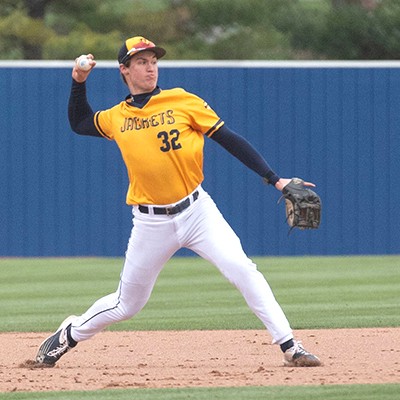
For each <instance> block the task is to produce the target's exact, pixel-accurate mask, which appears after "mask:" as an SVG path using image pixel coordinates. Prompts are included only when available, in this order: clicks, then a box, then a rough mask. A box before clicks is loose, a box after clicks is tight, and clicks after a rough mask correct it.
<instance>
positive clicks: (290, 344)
mask: <svg viewBox="0 0 400 400" xmlns="http://www.w3.org/2000/svg"><path fill="white" fill-rule="evenodd" d="M280 346H281V350H282V351H283V352H285V351H286V350H287V349H290V348H291V347H293V346H294V342H293V339H289V340H288V341H287V342H285V343H282V344H281V345H280Z"/></svg>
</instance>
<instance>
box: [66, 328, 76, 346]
mask: <svg viewBox="0 0 400 400" xmlns="http://www.w3.org/2000/svg"><path fill="white" fill-rule="evenodd" d="M71 326H72V324H70V325H69V326H68V327H67V339H68V345H69V347H75V346H76V345H77V344H78V342H77V341H75V340H74V339H72V336H71Z"/></svg>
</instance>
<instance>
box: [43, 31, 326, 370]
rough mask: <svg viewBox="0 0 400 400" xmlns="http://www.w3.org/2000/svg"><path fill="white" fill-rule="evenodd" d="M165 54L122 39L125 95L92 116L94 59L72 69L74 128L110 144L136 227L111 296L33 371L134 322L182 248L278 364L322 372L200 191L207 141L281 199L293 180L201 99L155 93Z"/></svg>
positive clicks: (63, 334) (69, 322)
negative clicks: (260, 332)
mask: <svg viewBox="0 0 400 400" xmlns="http://www.w3.org/2000/svg"><path fill="white" fill-rule="evenodd" d="M165 53H166V51H165V50H164V49H163V48H162V47H159V46H156V45H155V44H154V43H152V42H151V41H149V40H147V39H145V38H143V37H139V36H136V37H132V38H130V39H127V40H126V41H125V42H124V44H123V45H122V47H121V49H120V51H119V54H118V62H119V71H120V74H121V77H122V79H123V81H124V82H125V84H126V85H127V86H128V88H129V91H130V94H129V95H128V96H127V97H126V98H125V99H124V100H123V101H121V102H120V103H119V104H117V105H115V106H114V107H112V108H109V109H107V110H102V111H97V112H93V111H92V108H91V107H90V105H89V103H88V100H87V97H86V86H85V81H86V79H87V78H88V75H89V74H90V72H91V70H92V69H93V67H95V65H96V61H95V60H94V57H93V55H91V54H90V55H88V58H89V60H90V68H89V70H87V71H84V70H81V69H79V67H78V66H77V65H75V66H74V68H73V70H72V78H73V79H72V88H71V94H70V100H69V106H68V107H69V109H68V111H69V114H68V115H69V121H70V124H71V127H72V129H73V130H74V131H75V132H76V133H78V134H80V135H89V136H96V137H102V138H106V139H108V140H113V141H115V142H116V143H117V145H118V147H119V149H120V151H121V155H122V158H123V160H124V162H125V164H126V168H127V172H128V176H129V188H128V192H127V196H126V202H127V204H128V205H131V206H132V210H133V216H134V220H133V221H134V223H133V228H132V231H131V236H130V239H129V243H128V248H127V251H126V257H125V262H124V266H123V270H122V272H121V277H120V282H119V285H118V288H117V290H116V291H115V293H112V294H109V295H107V296H105V297H103V298H101V299H99V300H97V301H96V302H95V303H94V304H93V305H92V306H91V307H90V308H89V309H88V310H87V311H86V312H85V313H84V314H82V315H81V316H71V317H68V318H67V319H66V320H65V321H64V322H63V323H62V324H61V326H60V327H59V328H58V329H57V331H56V332H55V333H54V334H53V335H51V336H50V337H48V338H47V339H46V340H45V341H44V342H43V343H42V344H41V346H40V348H39V350H38V353H37V356H36V363H38V364H39V365H42V366H54V365H55V363H56V362H57V361H58V360H59V359H60V357H61V356H63V355H64V354H65V353H66V352H67V351H69V350H70V349H71V348H73V347H75V346H76V345H77V343H79V342H80V341H83V340H87V339H90V338H91V337H93V336H94V335H95V334H96V333H98V332H100V331H101V330H103V329H104V328H105V327H107V326H109V325H110V324H113V323H115V322H119V321H122V320H126V319H129V318H131V317H133V316H134V315H136V314H137V313H138V312H139V311H140V310H141V309H142V308H143V307H144V305H145V304H146V303H147V301H148V299H149V297H150V294H151V292H152V289H153V287H154V284H155V282H156V280H157V277H158V274H159V273H160V271H161V270H162V268H163V266H164V265H165V263H166V262H167V261H168V260H169V259H170V258H171V257H172V256H173V255H174V253H175V252H176V251H177V250H178V249H180V248H183V247H185V248H188V249H191V250H193V251H194V252H195V253H197V254H198V255H200V256H201V257H203V258H204V259H206V260H208V261H209V262H211V263H212V264H214V265H215V266H216V267H217V268H218V269H219V270H220V271H221V273H222V274H223V275H224V276H225V277H226V279H228V280H229V281H230V282H231V283H232V284H233V285H234V286H236V287H237V288H238V290H239V291H240V292H241V294H242V295H243V297H244V299H245V300H246V302H247V304H248V306H249V307H250V309H251V310H252V311H253V312H254V313H255V314H256V315H257V317H258V318H259V319H260V320H261V321H262V322H263V324H264V325H265V327H266V329H267V330H268V331H269V333H270V335H271V336H272V339H273V343H276V344H278V345H279V346H280V348H281V350H282V352H283V359H284V364H285V365H288V366H296V367H297V366H298V367H312V366H319V365H321V362H320V360H319V359H318V358H317V357H316V356H315V355H313V354H311V353H309V352H307V351H306V350H305V349H304V348H303V347H302V345H301V343H300V342H298V341H297V340H295V339H294V337H293V333H292V329H291V327H290V325H289V322H288V320H287V318H286V316H285V314H284V313H283V311H282V309H281V307H280V305H279V304H278V303H277V301H276V300H275V297H274V295H273V293H272V291H271V289H270V287H269V285H268V283H267V281H266V279H265V278H264V276H263V275H262V274H261V273H260V272H259V271H258V270H257V267H256V265H255V264H254V263H253V262H252V261H251V260H250V259H249V258H248V257H247V256H246V254H245V253H244V251H243V249H242V246H241V243H240V240H239V238H238V237H237V235H236V234H235V233H234V231H233V230H232V228H231V227H230V226H229V224H228V223H227V222H226V221H225V219H224V217H223V216H222V215H221V213H220V212H219V210H218V208H217V206H216V205H215V203H214V202H213V200H212V198H211V197H210V195H209V194H208V193H207V192H206V191H205V190H204V189H203V188H202V185H201V184H202V181H203V145H204V140H205V138H207V139H212V140H214V141H215V142H217V143H219V144H220V145H221V146H222V147H224V148H225V149H226V150H227V151H228V152H230V153H231V154H232V155H233V156H235V157H236V158H238V159H239V160H240V161H241V162H242V163H243V164H244V165H246V166H247V167H248V168H250V169H252V170H253V171H255V172H256V173H257V174H258V175H260V176H261V177H262V178H263V180H264V181H265V182H266V183H268V184H271V185H272V186H275V188H277V189H278V190H282V189H283V187H284V186H285V185H287V184H288V183H289V181H290V179H284V178H280V177H279V176H278V175H277V174H276V173H275V172H274V171H273V170H272V169H271V168H270V167H269V165H268V164H267V162H266V161H265V160H264V158H263V157H262V156H261V155H260V154H259V153H258V152H257V151H256V150H255V149H254V148H253V146H252V145H251V144H250V143H249V142H248V141H246V140H245V139H244V138H243V137H241V136H239V135H238V134H236V133H234V132H232V131H231V130H230V129H229V128H228V127H227V126H226V124H224V121H222V120H221V118H220V117H219V116H218V115H217V114H216V113H215V112H214V111H213V110H212V109H211V107H210V106H209V105H208V104H207V103H206V102H205V101H204V100H202V99H201V98H199V97H198V96H196V95H194V94H192V93H188V92H186V91H185V90H183V89H181V88H174V89H168V90H164V89H161V88H160V87H158V86H157V80H158V64H157V63H158V59H160V58H161V57H163V56H164V55H165ZM305 184H306V185H308V186H314V185H313V184H312V183H309V182H306V183H305Z"/></svg>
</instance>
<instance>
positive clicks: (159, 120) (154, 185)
mask: <svg viewBox="0 0 400 400" xmlns="http://www.w3.org/2000/svg"><path fill="white" fill-rule="evenodd" d="M94 124H95V126H96V129H97V130H98V131H99V133H100V134H101V135H102V136H104V137H106V138H107V139H109V140H115V142H116V143H117V145H118V147H119V149H120V151H121V154H122V158H123V160H124V162H125V165H126V168H127V171H128V177H129V188H128V192H127V196H126V202H127V204H130V205H136V204H159V205H163V204H172V203H175V202H177V201H179V200H180V199H182V198H184V197H185V196H187V195H188V194H190V193H191V192H193V190H194V189H195V188H196V187H197V186H198V185H199V184H201V182H202V181H203V179H204V175H203V147H204V135H205V136H208V137H210V136H212V134H213V133H214V132H215V131H216V130H218V129H219V128H220V127H221V126H222V125H223V124H224V122H223V121H222V120H221V119H220V118H219V117H218V115H217V114H216V113H215V112H214V111H213V110H212V109H211V108H210V107H209V106H208V104H207V103H206V102H205V101H204V100H202V99H201V98H200V97H198V96H196V95H194V94H192V93H189V92H186V91H185V90H184V89H181V88H175V89H168V90H161V91H160V92H159V93H158V94H154V95H152V96H151V97H150V99H149V100H148V101H147V102H146V103H145V104H143V105H142V106H137V105H135V104H134V103H133V104H130V103H129V102H128V101H127V100H125V101H122V102H121V103H119V104H117V105H116V106H114V107H112V108H110V109H107V110H103V111H98V112H96V113H95V115H94Z"/></svg>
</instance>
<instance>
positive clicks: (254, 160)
mask: <svg viewBox="0 0 400 400" xmlns="http://www.w3.org/2000/svg"><path fill="white" fill-rule="evenodd" d="M210 138H211V139H213V140H214V141H216V142H217V143H219V144H220V145H221V146H222V147H224V148H225V149H226V150H227V151H228V152H229V153H231V154H232V155H233V156H234V157H236V158H237V159H238V160H239V161H241V162H242V163H243V164H244V165H246V167H248V168H250V169H251V170H253V171H254V172H256V173H257V174H258V175H260V176H261V177H262V178H263V179H264V181H265V182H267V183H269V184H271V185H273V186H275V187H276V188H277V189H278V190H281V189H280V188H279V186H280V185H279V182H280V180H281V178H280V177H279V176H278V175H277V174H276V173H275V172H274V171H273V170H272V168H271V167H270V166H269V164H268V163H267V161H266V160H265V159H264V157H263V156H262V155H261V154H260V153H259V152H258V151H257V150H256V149H255V148H254V146H253V145H252V144H251V143H249V142H248V141H247V140H246V139H245V138H244V137H242V136H240V135H238V134H237V133H235V132H233V131H232V130H230V129H229V128H228V127H227V126H226V125H223V126H222V127H221V128H219V129H218V130H217V131H216V132H214V133H213V135H211V136H210ZM282 181H283V179H282Z"/></svg>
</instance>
